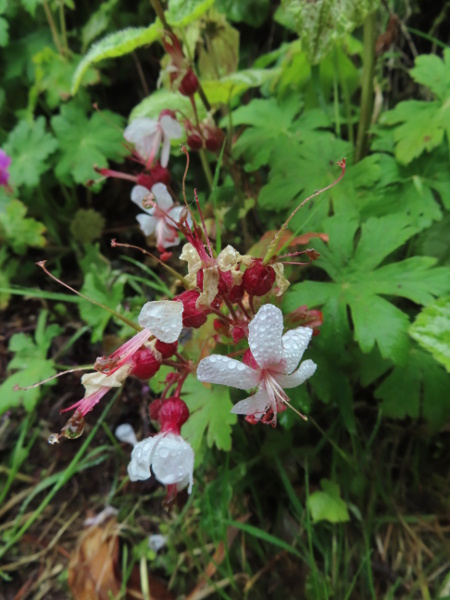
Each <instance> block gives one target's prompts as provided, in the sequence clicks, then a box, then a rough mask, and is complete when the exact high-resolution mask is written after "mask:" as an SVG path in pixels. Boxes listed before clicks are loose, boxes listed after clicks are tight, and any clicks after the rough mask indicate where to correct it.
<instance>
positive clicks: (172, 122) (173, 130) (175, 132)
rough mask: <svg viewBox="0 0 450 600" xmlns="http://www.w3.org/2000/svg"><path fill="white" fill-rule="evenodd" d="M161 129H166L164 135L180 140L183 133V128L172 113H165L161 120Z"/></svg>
mask: <svg viewBox="0 0 450 600" xmlns="http://www.w3.org/2000/svg"><path fill="white" fill-rule="evenodd" d="M159 123H160V125H161V129H162V130H163V131H164V136H166V137H168V138H169V139H170V138H173V139H174V140H178V139H179V138H180V137H181V136H182V135H183V128H182V127H181V125H180V124H179V123H178V121H177V120H176V119H172V117H171V116H170V115H164V116H163V117H162V118H161V119H160V121H159Z"/></svg>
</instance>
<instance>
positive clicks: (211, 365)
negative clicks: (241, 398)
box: [197, 354, 260, 390]
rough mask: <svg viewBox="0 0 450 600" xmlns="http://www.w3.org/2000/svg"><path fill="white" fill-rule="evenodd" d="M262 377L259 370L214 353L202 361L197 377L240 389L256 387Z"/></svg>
mask: <svg viewBox="0 0 450 600" xmlns="http://www.w3.org/2000/svg"><path fill="white" fill-rule="evenodd" d="M259 378H260V373H259V371H255V369H252V368H251V367H248V366H247V365H245V364H244V363H242V362H239V361H238V360H235V359H234V358H230V357H229V356H222V355H220V354H212V355H211V356H207V357H206V358H204V359H203V360H201V361H200V364H199V365H198V369H197V379H198V380H199V381H203V382H205V383H220V384H222V385H229V386H231V387H235V388H238V389H240V390H249V389H251V388H253V387H255V386H256V385H257V384H258V382H259Z"/></svg>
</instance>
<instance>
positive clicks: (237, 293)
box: [228, 283, 245, 302]
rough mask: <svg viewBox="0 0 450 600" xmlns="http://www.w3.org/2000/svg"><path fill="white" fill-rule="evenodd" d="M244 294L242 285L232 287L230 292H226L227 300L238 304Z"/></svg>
mask: <svg viewBox="0 0 450 600" xmlns="http://www.w3.org/2000/svg"><path fill="white" fill-rule="evenodd" d="M244 292H245V290H244V286H243V284H242V283H241V285H233V287H232V288H231V290H230V291H229V292H228V299H229V300H230V302H239V300H242V298H243V297H244Z"/></svg>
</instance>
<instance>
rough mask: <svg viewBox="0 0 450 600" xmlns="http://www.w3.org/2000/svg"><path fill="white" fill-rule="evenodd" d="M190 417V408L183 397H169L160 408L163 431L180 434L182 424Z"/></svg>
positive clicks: (159, 419) (159, 417)
mask: <svg viewBox="0 0 450 600" xmlns="http://www.w3.org/2000/svg"><path fill="white" fill-rule="evenodd" d="M188 419H189V409H188V407H187V406H186V403H185V402H184V400H181V398H175V397H174V398H167V400H164V402H163V403H162V406H161V408H160V410H159V415H158V421H159V422H160V423H161V432H170V433H176V434H178V435H179V434H180V430H181V426H182V425H183V423H186V421H187V420H188Z"/></svg>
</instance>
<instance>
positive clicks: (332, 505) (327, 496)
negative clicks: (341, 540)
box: [307, 479, 350, 523]
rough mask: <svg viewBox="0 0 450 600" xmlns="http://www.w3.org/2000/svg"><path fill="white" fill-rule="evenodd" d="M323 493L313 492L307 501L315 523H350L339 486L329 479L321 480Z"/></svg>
mask: <svg viewBox="0 0 450 600" xmlns="http://www.w3.org/2000/svg"><path fill="white" fill-rule="evenodd" d="M320 486H321V488H322V490H323V491H322V492H320V491H318V492H313V493H312V494H311V495H310V496H309V497H308V500H307V506H308V509H309V510H310V512H311V516H312V519H313V521H314V522H315V523H317V522H319V521H328V522H329V523H345V522H346V521H350V516H349V514H348V510H347V505H346V504H345V502H344V501H343V500H342V498H341V492H340V488H339V485H338V484H337V483H333V482H332V481H329V480H328V479H321V481H320Z"/></svg>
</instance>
